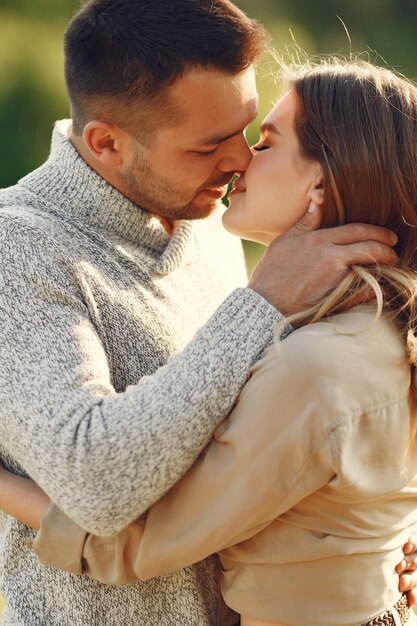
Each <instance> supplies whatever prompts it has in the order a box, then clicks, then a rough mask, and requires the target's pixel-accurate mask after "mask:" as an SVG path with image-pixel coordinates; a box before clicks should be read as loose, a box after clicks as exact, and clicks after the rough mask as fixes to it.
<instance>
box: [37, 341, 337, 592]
mask: <svg viewBox="0 0 417 626" xmlns="http://www.w3.org/2000/svg"><path fill="white" fill-rule="evenodd" d="M300 336H302V333H301V335H300ZM284 347H286V346H285V343H284V344H283V350H284ZM288 352H289V353H290V354H287V350H286V351H285V354H281V355H279V354H277V353H276V348H275V347H271V348H270V349H269V350H268V351H267V352H266V354H265V356H264V357H263V359H262V360H261V361H260V362H259V363H258V364H257V365H256V366H255V367H254V368H253V370H252V376H251V379H250V380H249V382H248V383H247V385H246V386H245V388H244V389H243V391H242V393H241V395H240V397H239V401H238V403H237V405H236V407H235V409H234V410H233V411H232V413H231V414H230V416H229V417H228V418H227V419H226V420H225V421H224V422H223V423H222V424H220V425H219V427H218V428H217V429H216V431H215V433H214V437H213V439H212V442H211V445H210V446H209V448H208V449H207V450H206V451H205V452H204V453H203V454H202V455H200V457H199V459H198V460H197V462H196V463H195V465H194V466H193V467H192V468H191V470H190V471H189V472H188V473H187V474H186V475H185V476H184V477H183V478H182V480H180V482H179V483H178V484H176V485H175V486H174V487H173V488H172V489H171V490H170V492H169V493H168V494H166V495H165V496H164V497H163V498H162V499H161V500H160V501H159V502H158V503H156V504H155V505H154V506H153V507H152V508H151V509H150V510H149V511H148V513H147V515H146V516H143V517H142V518H141V519H138V520H137V521H135V522H133V523H132V524H131V525H130V526H128V527H127V528H126V529H124V530H123V531H121V532H120V533H119V534H118V535H116V536H113V537H111V536H110V537H97V536H95V535H89V534H87V533H85V532H84V531H83V530H82V529H81V528H80V527H79V526H77V525H75V524H73V523H72V522H71V521H70V520H68V519H66V518H65V517H64V516H63V515H62V513H60V512H59V511H58V510H57V509H56V507H52V508H51V509H50V510H49V512H48V513H47V515H46V516H45V518H44V520H43V522H42V527H41V531H40V532H39V534H38V536H37V538H36V540H35V544H34V548H35V552H36V553H37V555H38V557H39V558H40V560H41V561H42V562H43V563H45V564H47V565H51V566H55V567H59V568H61V569H67V570H68V571H71V572H73V573H82V571H84V572H85V573H87V574H88V575H89V576H91V577H93V578H96V579H98V580H100V581H102V582H104V583H107V584H121V583H126V582H129V581H132V580H137V579H141V580H146V579H148V578H151V577H154V576H161V575H164V574H167V573H169V572H172V571H174V570H176V569H179V568H182V567H186V566H188V565H191V564H192V563H195V562H197V561H199V560H201V559H203V558H205V557H207V556H208V555H210V554H212V553H213V552H221V550H223V549H225V548H228V547H230V546H232V545H235V544H238V543H240V542H244V541H245V540H246V539H248V538H250V537H253V536H254V535H256V534H257V533H259V532H260V531H262V530H263V529H264V528H265V527H266V526H268V525H269V524H270V523H271V522H272V521H273V520H274V519H276V518H277V517H278V516H279V515H281V514H283V513H284V512H286V511H287V510H289V509H290V508H291V507H292V506H294V505H295V504H296V503H298V502H300V501H301V500H302V499H303V498H305V497H306V496H308V495H309V494H311V493H312V492H314V491H316V490H317V489H319V488H320V487H322V486H323V485H326V484H327V483H328V482H329V481H330V480H331V479H332V477H333V476H334V474H335V465H334V462H333V451H332V440H333V438H336V437H337V433H338V431H339V430H340V428H341V426H342V424H343V422H342V423H341V422H340V421H339V420H338V419H336V417H337V416H333V415H332V414H331V412H330V414H328V415H326V416H325V417H324V418H323V416H322V412H323V404H322V402H321V399H320V391H319V390H318V389H317V382H318V379H317V373H316V372H315V371H314V369H312V368H310V367H309V366H308V365H305V364H304V363H303V357H302V353H301V354H300V351H299V350H298V355H295V356H294V355H293V354H291V350H290V348H288ZM324 424H326V426H325V425H324ZM255 543H256V540H255Z"/></svg>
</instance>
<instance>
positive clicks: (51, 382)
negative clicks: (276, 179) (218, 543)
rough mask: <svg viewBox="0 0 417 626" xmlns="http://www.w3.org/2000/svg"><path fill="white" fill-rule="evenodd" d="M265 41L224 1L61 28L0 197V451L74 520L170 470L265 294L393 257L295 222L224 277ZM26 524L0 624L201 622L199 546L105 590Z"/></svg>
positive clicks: (127, 512) (320, 288) (233, 379)
mask: <svg viewBox="0 0 417 626" xmlns="http://www.w3.org/2000/svg"><path fill="white" fill-rule="evenodd" d="M265 41H266V39H265V34H264V31H263V29H262V28H261V27H260V25H259V24H257V23H256V22H253V21H251V20H249V19H248V18H247V17H246V16H245V15H244V14H243V13H242V12H241V11H239V10H238V9H237V8H236V7H234V6H233V5H232V4H231V3H230V2H229V1H228V0H213V1H211V2H206V1H205V0H170V1H169V2H166V1H165V0H137V1H136V2H132V0H90V1H89V2H87V3H86V4H85V5H84V6H83V7H82V9H81V10H80V11H79V13H78V14H77V15H76V16H75V18H74V19H73V20H72V22H71V24H70V26H69V28H68V30H67V33H66V40H65V54H66V82H67V89H68V94H69V99H70V103H71V112H72V119H73V121H72V124H70V123H59V124H58V125H57V126H56V128H55V130H54V136H53V141H52V151H51V156H50V158H49V160H48V161H47V162H46V163H45V164H44V165H43V166H42V167H41V168H39V170H36V171H35V172H33V173H31V174H29V175H28V176H27V177H25V178H24V179H23V180H22V181H20V182H19V184H18V185H16V186H15V187H12V188H10V189H6V190H4V191H3V192H2V193H1V195H0V206H1V207H2V209H1V217H0V240H1V249H2V254H1V259H0V281H1V290H0V292H1V293H0V307H1V310H2V322H3V332H2V336H1V340H0V372H1V380H2V385H1V410H0V411H1V413H0V428H1V452H2V458H3V459H4V460H5V463H6V465H7V466H8V467H9V468H12V469H14V471H15V472H17V473H26V474H29V475H30V476H31V477H33V478H34V479H35V481H36V482H37V483H38V484H39V485H40V486H41V487H42V488H43V489H44V490H45V491H46V493H47V494H48V495H49V496H50V497H51V499H52V500H53V501H54V503H56V504H57V505H58V506H59V507H60V508H61V509H62V510H63V511H64V512H65V513H66V514H67V515H68V516H69V517H71V518H72V519H73V520H75V521H77V522H78V523H80V524H81V525H82V526H84V527H85V528H87V529H88V530H90V531H92V532H95V533H98V534H109V533H112V532H115V531H117V530H119V529H121V528H123V527H124V526H126V525H127V524H128V523H129V522H131V521H132V520H133V519H135V518H137V517H138V516H139V515H140V514H141V513H142V512H143V511H145V510H146V509H147V508H148V507H149V506H150V505H151V504H152V503H154V502H155V501H156V500H158V498H160V497H161V495H162V494H163V493H165V492H166V491H167V490H168V489H169V488H170V487H171V486H172V485H173V484H174V483H175V482H176V481H177V480H178V479H179V478H180V477H181V476H182V475H183V474H184V472H185V471H186V470H187V468H189V467H190V465H191V464H192V463H193V461H194V460H195V459H196V457H197V456H198V454H199V452H200V451H201V450H202V449H203V448H204V446H205V445H206V444H207V442H208V440H209V438H210V436H211V433H212V431H213V430H214V428H215V426H216V425H217V424H218V423H219V421H221V420H222V419H223V418H224V417H225V416H226V415H227V413H228V412H229V411H230V409H231V407H232V405H233V402H234V400H235V398H236V396H237V395H238V393H239V391H240V389H241V387H242V386H243V384H244V382H245V380H246V378H247V376H248V372H249V369H250V367H251V366H252V365H253V363H254V362H255V361H256V360H257V359H258V357H259V355H260V354H261V352H262V351H263V350H264V348H265V347H266V346H267V345H268V344H269V343H270V341H271V338H272V332H273V327H274V325H275V323H276V321H277V320H278V319H280V314H279V313H278V312H277V311H278V310H280V311H282V312H283V313H286V314H287V313H291V312H293V311H294V310H297V308H300V309H301V308H305V306H306V305H307V304H309V303H311V302H312V301H314V300H315V299H317V298H319V297H320V296H321V295H323V293H325V292H326V291H328V290H329V289H330V288H331V287H332V286H334V285H335V284H337V283H338V282H339V280H340V278H341V277H342V276H343V275H344V273H345V271H346V268H347V267H348V266H349V265H350V264H352V263H362V262H366V261H367V260H368V259H369V258H370V257H376V258H377V259H378V260H380V261H381V262H384V263H393V262H395V254H394V253H393V252H392V250H391V248H390V247H389V246H390V245H392V244H393V243H395V239H394V240H393V239H392V234H390V233H389V232H387V231H385V230H383V229H378V228H374V227H371V226H369V227H366V226H357V227H355V226H351V227H343V228H340V229H335V230H334V231H327V232H326V231H321V232H318V233H314V232H304V233H303V232H302V230H303V227H302V226H301V227H298V229H297V228H296V229H294V230H293V231H292V232H290V233H288V235H287V236H285V237H283V238H282V239H281V240H280V241H278V242H276V243H274V244H273V245H272V246H271V247H270V249H269V251H268V253H267V254H266V256H265V258H264V259H263V261H262V263H261V264H260V266H259V267H258V269H257V271H256V272H255V274H254V276H253V278H252V279H251V282H250V283H249V287H250V288H240V289H235V291H232V290H233V289H234V288H235V287H238V286H239V285H243V284H244V280H245V277H244V270H243V259H242V254H241V250H240V249H239V244H238V243H237V241H234V240H233V239H232V238H231V237H229V236H228V235H226V234H225V233H224V232H223V231H222V229H221V225H220V219H219V217H218V216H217V214H216V212H215V208H216V204H217V201H218V200H219V199H220V197H221V196H222V195H223V193H224V190H225V185H226V184H227V183H228V182H229V181H230V180H231V179H232V177H233V175H234V174H235V173H236V172H241V171H244V170H245V169H246V167H247V166H248V164H249V162H250V159H251V152H250V150H249V148H248V146H247V143H246V141H245V137H244V130H245V128H246V126H247V125H248V123H249V122H250V121H251V120H252V119H253V118H254V117H255V115H256V105H257V94H256V88H255V82H254V72H253V64H254V63H255V62H256V60H257V58H258V57H259V55H260V54H261V52H262V51H263V49H264V47H265ZM199 218H204V219H201V220H199ZM308 220H310V222H311V225H312V226H314V225H315V226H318V221H319V217H318V216H314V214H313V215H311V216H309V217H307V223H308ZM371 239H373V240H375V241H373V242H372V241H368V240H371ZM318 275H320V284H319V285H318V284H317V283H315V282H314V280H313V279H312V277H313V276H318ZM210 315H211V316H212V317H211V318H210V319H209V321H208V322H207V320H208V318H209V317H210ZM206 322H207V323H206ZM204 323H206V325H205V326H204V327H203V328H202V329H201V330H200V331H199V332H198V333H197V335H196V336H195V337H194V338H193V335H194V334H195V332H196V331H197V329H198V328H199V327H200V326H202V325H203V324H204ZM172 355H175V356H173V357H172ZM170 357H172V358H170ZM168 359H169V360H168ZM31 538H32V535H31V534H30V533H29V530H28V529H26V528H25V527H23V526H21V525H19V524H18V523H16V522H14V521H13V520H11V519H9V518H7V519H4V520H3V527H2V550H3V567H4V570H3V577H2V590H3V593H4V595H5V597H6V601H7V610H6V614H5V618H4V623H5V624H8V625H16V624H22V625H24V626H39V625H40V624H42V625H50V624H59V625H60V626H66V625H68V626H69V625H71V626H81V625H83V626H86V625H93V624H94V625H97V626H104V625H106V624H108V625H114V624H121V625H123V626H130V625H131V626H138V625H139V624H141V625H144V626H174V625H181V626H187V625H189V626H196V625H198V626H206V625H209V624H215V623H216V615H217V610H218V592H217V584H216V568H217V561H216V559H215V558H214V557H213V558H211V559H207V560H205V561H203V562H202V563H199V564H197V565H195V566H193V567H190V568H187V569H185V570H182V571H180V572H177V573H175V574H173V575H170V576H166V577H163V578H161V579H156V580H153V581H150V582H147V583H141V584H137V585H129V586H123V587H116V588H108V587H104V586H102V585H99V584H97V583H94V582H92V581H88V580H85V579H82V578H77V577H72V576H69V575H66V574H64V573H61V572H58V571H56V570H52V569H49V568H45V567H41V566H40V565H38V563H37V562H36V560H35V558H34V556H33V554H32V552H31V550H30V548H29V547H28V543H29V542H30V539H31Z"/></svg>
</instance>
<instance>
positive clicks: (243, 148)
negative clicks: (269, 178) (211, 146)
mask: <svg viewBox="0 0 417 626" xmlns="http://www.w3.org/2000/svg"><path fill="white" fill-rule="evenodd" d="M227 147H228V150H227V154H224V155H223V156H222V157H221V159H220V161H219V163H218V164H217V168H218V169H219V170H220V171H222V172H245V171H246V170H247V168H248V165H249V163H250V162H251V160H252V151H251V149H250V147H249V146H248V143H247V141H246V138H245V137H244V135H239V136H238V137H233V139H232V140H229V141H228V146H227Z"/></svg>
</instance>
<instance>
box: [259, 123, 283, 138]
mask: <svg viewBox="0 0 417 626" xmlns="http://www.w3.org/2000/svg"><path fill="white" fill-rule="evenodd" d="M268 130H269V132H270V133H275V135H280V134H281V133H280V132H279V130H278V128H277V127H276V126H274V125H273V124H271V123H270V122H266V123H265V124H262V125H261V133H265V132H267V131H268Z"/></svg>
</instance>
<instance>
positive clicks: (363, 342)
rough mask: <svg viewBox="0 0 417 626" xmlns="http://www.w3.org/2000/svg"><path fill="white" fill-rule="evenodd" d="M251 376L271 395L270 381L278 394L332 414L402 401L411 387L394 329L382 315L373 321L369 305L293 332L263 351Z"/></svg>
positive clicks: (397, 336)
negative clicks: (298, 397) (309, 400)
mask: <svg viewBox="0 0 417 626" xmlns="http://www.w3.org/2000/svg"><path fill="white" fill-rule="evenodd" d="M253 374H254V375H255V378H256V377H258V378H259V380H260V381H261V380H262V379H264V380H265V381H267V379H269V384H268V387H269V389H271V390H272V383H273V381H274V379H275V381H276V388H275V392H276V393H277V394H282V393H285V394H286V395H292V396H295V395H297V394H301V395H302V396H303V397H304V398H305V397H306V396H310V397H314V398H315V399H316V401H320V402H322V406H323V407H325V406H327V405H329V407H333V408H332V412H333V410H337V409H338V407H343V410H344V411H356V410H359V409H361V408H363V407H364V406H366V405H367V406H370V405H371V404H375V403H383V402H386V401H387V400H389V399H390V398H393V397H399V396H404V394H406V393H407V391H408V389H409V386H410V368H409V365H408V361H407V356H406V349H405V345H404V342H403V340H402V338H401V336H400V334H399V332H398V330H397V328H396V326H395V325H394V323H393V322H392V321H391V320H390V318H389V316H388V315H386V314H383V315H381V316H380V318H379V319H376V312H375V308H374V307H372V306H369V305H366V306H364V305H362V306H358V307H355V308H353V309H350V310H349V311H346V312H343V313H340V314H338V315H335V316H332V317H329V318H326V319H325V320H323V321H320V322H318V323H315V324H309V325H306V326H303V327H301V328H299V329H297V330H295V331H294V332H292V333H291V334H290V335H289V336H288V337H287V338H286V339H285V340H283V341H281V342H279V343H277V344H275V345H274V346H271V347H270V348H268V350H267V351H266V352H265V353H264V355H263V358H262V359H261V360H260V361H259V362H258V363H257V364H256V366H255V368H254V369H253ZM265 386H266V385H265ZM272 393H274V391H272Z"/></svg>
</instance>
